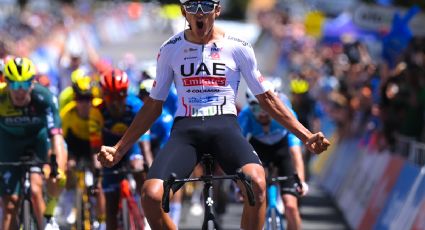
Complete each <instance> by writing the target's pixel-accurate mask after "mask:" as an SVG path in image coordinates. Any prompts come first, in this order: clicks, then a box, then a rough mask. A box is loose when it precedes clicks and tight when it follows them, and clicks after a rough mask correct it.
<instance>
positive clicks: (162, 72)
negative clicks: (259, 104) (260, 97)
mask: <svg viewBox="0 0 425 230" xmlns="http://www.w3.org/2000/svg"><path fill="white" fill-rule="evenodd" d="M241 73H242V75H243V76H244V78H245V80H246V82H247V84H248V87H249V89H250V90H251V91H252V92H253V93H254V95H257V94H261V93H264V92H266V91H267V89H266V88H265V86H263V85H262V84H261V83H262V82H263V81H264V77H263V76H262V75H261V73H260V71H258V69H257V61H256V59H255V55H254V50H253V49H252V47H251V45H250V44H249V43H248V42H245V41H243V40H240V39H238V38H235V37H231V36H227V35H226V36H224V37H223V38H222V39H221V40H219V41H217V42H214V43H211V44H205V45H200V44H195V43H191V42H189V41H187V40H186V39H185V37H184V32H181V33H179V34H176V35H174V36H173V37H171V38H170V39H169V40H168V41H167V42H165V43H164V44H163V45H162V47H161V49H160V51H159V54H158V64H157V74H156V79H155V82H154V85H153V88H152V91H151V93H150V96H151V97H152V98H153V99H156V100H162V101H165V99H166V98H167V95H168V92H169V88H170V86H171V83H172V82H173V81H174V84H175V86H176V89H177V95H178V108H177V111H176V114H175V116H176V117H177V116H180V117H196V116H214V115H221V114H235V115H236V106H235V100H236V95H237V91H238V86H239V82H240V74H241Z"/></svg>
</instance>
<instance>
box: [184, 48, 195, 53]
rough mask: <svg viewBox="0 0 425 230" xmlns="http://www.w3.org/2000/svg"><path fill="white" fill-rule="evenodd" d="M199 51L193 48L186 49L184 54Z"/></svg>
mask: <svg viewBox="0 0 425 230" xmlns="http://www.w3.org/2000/svg"><path fill="white" fill-rule="evenodd" d="M197 50H198V49H195V48H192V47H190V48H189V49H184V52H185V53H187V52H194V51H197Z"/></svg>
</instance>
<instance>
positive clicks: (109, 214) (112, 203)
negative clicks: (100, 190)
mask: <svg viewBox="0 0 425 230" xmlns="http://www.w3.org/2000/svg"><path fill="white" fill-rule="evenodd" d="M105 199H106V229H107V230H116V229H118V221H117V215H118V207H119V202H120V193H119V190H117V191H111V192H109V191H108V192H105Z"/></svg>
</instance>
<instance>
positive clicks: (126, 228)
mask: <svg viewBox="0 0 425 230" xmlns="http://www.w3.org/2000/svg"><path fill="white" fill-rule="evenodd" d="M129 215H130V212H129V209H128V203H127V199H122V200H121V217H122V227H123V230H130V229H131V228H130V218H129V217H130V216H129Z"/></svg>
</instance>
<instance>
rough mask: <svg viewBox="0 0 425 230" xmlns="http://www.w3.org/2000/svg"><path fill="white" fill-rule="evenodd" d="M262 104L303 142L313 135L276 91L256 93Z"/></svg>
mask: <svg viewBox="0 0 425 230" xmlns="http://www.w3.org/2000/svg"><path fill="white" fill-rule="evenodd" d="M256 97H257V99H258V102H259V103H260V106H261V107H262V108H263V109H264V110H266V111H267V112H268V113H269V114H270V115H271V116H272V117H273V118H274V119H275V120H276V121H278V122H279V123H280V124H282V125H283V126H284V127H285V128H287V129H288V130H289V131H290V132H291V133H293V134H295V136H297V137H298V138H299V139H301V141H302V142H303V143H306V141H307V140H308V139H309V138H310V137H311V136H312V133H311V132H310V131H309V130H308V129H307V128H305V127H304V126H303V125H302V124H301V123H300V122H299V121H298V119H297V118H296V117H295V116H294V114H293V113H292V112H291V110H290V109H289V108H288V107H287V106H285V105H284V104H283V103H282V102H281V101H280V100H279V98H278V97H277V96H276V94H275V93H273V92H271V91H270V90H269V91H267V92H265V93H261V94H258V95H256Z"/></svg>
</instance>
